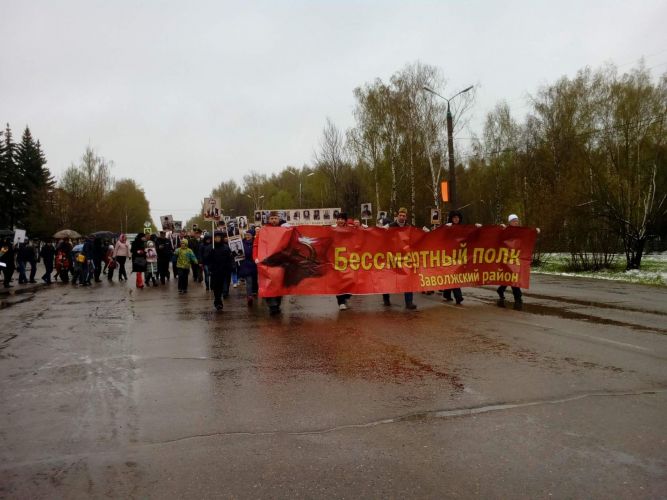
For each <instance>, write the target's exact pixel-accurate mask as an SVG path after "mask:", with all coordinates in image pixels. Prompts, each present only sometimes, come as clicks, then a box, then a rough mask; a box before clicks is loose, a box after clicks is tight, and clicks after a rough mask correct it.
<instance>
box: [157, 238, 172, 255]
mask: <svg viewBox="0 0 667 500" xmlns="http://www.w3.org/2000/svg"><path fill="white" fill-rule="evenodd" d="M155 250H156V252H157V258H158V260H168V261H170V260H171V256H172V255H174V248H173V247H172V246H171V241H170V240H169V239H168V238H158V239H157V240H156V241H155Z"/></svg>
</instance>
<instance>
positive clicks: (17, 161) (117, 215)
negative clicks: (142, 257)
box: [0, 124, 151, 238]
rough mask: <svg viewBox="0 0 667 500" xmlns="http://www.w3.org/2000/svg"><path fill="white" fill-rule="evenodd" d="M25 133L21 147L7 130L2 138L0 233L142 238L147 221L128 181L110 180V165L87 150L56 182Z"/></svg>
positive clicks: (139, 194) (139, 195) (141, 199)
mask: <svg viewBox="0 0 667 500" xmlns="http://www.w3.org/2000/svg"><path fill="white" fill-rule="evenodd" d="M46 163H47V159H46V155H45V153H44V151H43V149H42V146H41V143H40V141H39V140H35V139H34V138H33V136H32V133H31V131H30V128H29V127H26V128H25V131H24V132H23V136H22V138H21V142H20V143H16V142H15V141H14V135H13V132H12V130H11V127H10V126H9V124H7V126H6V128H5V130H4V131H1V132H0V229H15V228H20V229H25V230H26V231H27V233H28V235H29V236H31V237H37V238H47V237H49V236H51V235H52V234H53V233H55V232H56V231H58V230H59V229H63V228H70V229H74V230H76V231H78V232H79V233H81V234H88V233H91V232H93V231H100V230H105V231H112V232H141V231H142V229H143V224H144V221H147V220H148V221H150V220H151V219H150V210H149V204H148V201H147V200H146V196H145V194H144V191H143V190H142V189H141V188H140V187H139V186H138V185H137V183H136V182H135V181H134V180H132V179H120V180H114V179H113V177H112V176H111V170H112V166H113V164H112V162H110V161H108V160H106V159H104V158H103V157H101V156H99V155H98V154H97V153H96V152H95V151H94V150H93V149H92V148H91V147H87V148H86V150H85V152H84V153H83V155H82V157H81V159H80V161H79V162H78V163H76V164H75V163H72V165H70V167H68V168H67V170H66V171H65V172H64V174H63V175H62V177H61V178H60V180H59V181H58V182H56V180H55V179H54V177H53V175H52V174H51V172H50V170H49V169H48V167H47V166H46Z"/></svg>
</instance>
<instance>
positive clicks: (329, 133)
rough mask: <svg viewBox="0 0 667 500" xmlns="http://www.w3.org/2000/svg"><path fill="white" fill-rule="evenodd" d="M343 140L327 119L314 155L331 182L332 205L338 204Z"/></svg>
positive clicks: (343, 147)
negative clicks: (318, 146)
mask: <svg viewBox="0 0 667 500" xmlns="http://www.w3.org/2000/svg"><path fill="white" fill-rule="evenodd" d="M344 154H345V138H344V135H343V133H342V132H341V131H340V130H339V129H338V127H336V125H335V124H334V123H333V122H332V121H331V119H329V118H327V122H326V125H325V126H324V129H323V130H322V139H321V141H320V149H319V152H316V153H315V163H316V164H317V166H318V168H319V169H320V170H322V171H323V172H324V173H325V174H326V175H327V176H328V177H329V179H330V180H331V185H332V187H333V196H334V200H333V201H334V203H338V202H339V192H340V185H341V179H342V174H343V167H344V165H345V157H344Z"/></svg>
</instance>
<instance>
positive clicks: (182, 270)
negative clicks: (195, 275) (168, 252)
mask: <svg viewBox="0 0 667 500" xmlns="http://www.w3.org/2000/svg"><path fill="white" fill-rule="evenodd" d="M172 260H174V261H175V264H176V270H177V271H178V293H180V294H185V293H188V275H189V274H190V267H191V266H192V264H196V263H197V257H196V256H195V254H194V252H193V251H192V250H190V248H189V247H188V239H187V238H181V246H180V247H179V248H178V249H176V251H175V252H174V256H173V257H172Z"/></svg>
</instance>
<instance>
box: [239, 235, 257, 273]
mask: <svg viewBox="0 0 667 500" xmlns="http://www.w3.org/2000/svg"><path fill="white" fill-rule="evenodd" d="M252 244H253V240H250V241H248V240H246V239H244V240H243V253H244V254H245V259H243V260H242V261H241V262H240V263H239V272H238V275H239V276H240V277H242V278H243V277H245V276H255V275H256V274H257V264H255V261H254V260H252Z"/></svg>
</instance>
